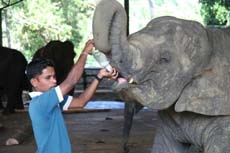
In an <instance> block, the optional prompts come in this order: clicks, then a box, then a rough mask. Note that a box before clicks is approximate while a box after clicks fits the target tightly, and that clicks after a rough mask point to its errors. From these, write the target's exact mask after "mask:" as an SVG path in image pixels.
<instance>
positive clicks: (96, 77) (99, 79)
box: [95, 75, 103, 82]
mask: <svg viewBox="0 0 230 153" xmlns="http://www.w3.org/2000/svg"><path fill="white" fill-rule="evenodd" d="M95 79H97V80H98V81H99V82H100V81H101V80H102V79H103V78H99V77H98V76H97V75H95Z"/></svg>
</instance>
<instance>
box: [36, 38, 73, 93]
mask: <svg viewBox="0 0 230 153" xmlns="http://www.w3.org/2000/svg"><path fill="white" fill-rule="evenodd" d="M75 55H76V54H75V52H74V45H73V43H72V42H71V41H64V42H62V41H59V40H52V41H50V42H49V43H47V44H46V45H45V46H43V47H41V48H40V49H38V50H37V51H36V52H35V54H34V55H33V59H35V58H48V59H51V60H52V61H53V62H54V64H55V72H56V78H57V84H60V83H61V82H62V81H64V79H65V78H66V76H67V74H68V73H69V71H70V69H71V68H72V66H73V64H74V57H75ZM33 59H32V60H33ZM73 92H74V91H73V90H72V91H71V92H70V94H71V95H73Z"/></svg>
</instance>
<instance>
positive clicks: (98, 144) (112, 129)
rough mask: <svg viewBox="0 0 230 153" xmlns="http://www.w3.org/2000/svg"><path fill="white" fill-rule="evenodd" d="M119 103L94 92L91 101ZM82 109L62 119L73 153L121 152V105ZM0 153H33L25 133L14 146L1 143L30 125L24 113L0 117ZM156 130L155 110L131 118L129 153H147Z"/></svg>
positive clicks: (113, 96)
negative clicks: (21, 140) (19, 142)
mask: <svg viewBox="0 0 230 153" xmlns="http://www.w3.org/2000/svg"><path fill="white" fill-rule="evenodd" d="M77 94H78V93H77ZM106 100H111V101H120V100H119V97H118V95H116V94H114V93H112V92H106V93H104V92H97V93H96V94H95V95H94V97H93V98H92V101H97V102H98V101H106ZM96 105H97V107H96V108H93V107H92V106H93V105H92V104H90V105H89V106H88V107H87V108H85V109H84V110H75V111H72V112H65V113H63V114H64V118H65V122H66V125H67V128H68V132H69V136H70V139H71V144H72V150H73V153H122V152H121V148H122V147H121V145H122V131H123V124H124V119H123V117H124V115H123V111H124V110H123V108H122V107H123V104H122V103H118V105H116V106H115V107H113V106H111V103H110V104H107V105H105V103H103V104H101V106H102V105H103V107H100V106H98V103H97V104H96ZM0 123H2V124H3V126H4V128H1V127H0V153H35V152H36V144H35V141H34V137H33V134H32V133H30V131H28V136H27V137H26V139H24V141H23V142H22V143H21V144H19V145H15V146H6V145H5V141H6V140H7V139H8V138H9V137H11V136H14V135H15V133H17V132H18V131H20V130H22V129H23V127H25V125H31V123H30V119H29V116H28V112H27V111H24V112H17V113H15V114H12V115H9V116H3V115H0ZM155 127H156V111H154V110H151V109H142V110H141V111H140V112H139V113H138V114H137V115H135V117H134V121H133V127H132V130H131V133H130V138H129V142H128V148H129V153H150V152H151V146H152V144H153V137H154V132H155Z"/></svg>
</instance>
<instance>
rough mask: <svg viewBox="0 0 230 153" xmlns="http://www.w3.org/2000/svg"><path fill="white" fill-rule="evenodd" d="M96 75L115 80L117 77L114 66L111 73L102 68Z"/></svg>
mask: <svg viewBox="0 0 230 153" xmlns="http://www.w3.org/2000/svg"><path fill="white" fill-rule="evenodd" d="M97 77H98V78H100V79H103V78H104V77H106V78H109V79H113V80H115V79H116V78H117V77H118V72H117V70H116V69H115V68H113V71H112V73H111V72H108V71H107V70H106V69H105V68H102V69H101V70H100V71H99V73H98V74H97Z"/></svg>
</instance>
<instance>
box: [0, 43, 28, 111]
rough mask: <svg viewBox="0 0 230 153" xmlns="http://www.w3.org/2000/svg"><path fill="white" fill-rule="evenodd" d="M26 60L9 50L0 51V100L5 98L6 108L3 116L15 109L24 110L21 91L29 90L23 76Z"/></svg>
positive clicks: (0, 106) (3, 48)
mask: <svg viewBox="0 0 230 153" xmlns="http://www.w3.org/2000/svg"><path fill="white" fill-rule="evenodd" d="M26 65H27V60H26V58H25V57H24V55H23V54H22V53H21V52H19V51H17V50H15V49H11V48H7V47H2V46H1V51H0V74H1V75H0V98H2V97H3V96H6V99H7V104H6V107H4V106H3V104H2V102H1V103H0V108H1V109H4V111H3V114H10V113H13V112H14V111H15V109H24V105H23V100H22V91H23V90H28V91H30V90H31V86H30V83H29V80H28V79H27V77H26V75H25V69H26Z"/></svg>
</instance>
